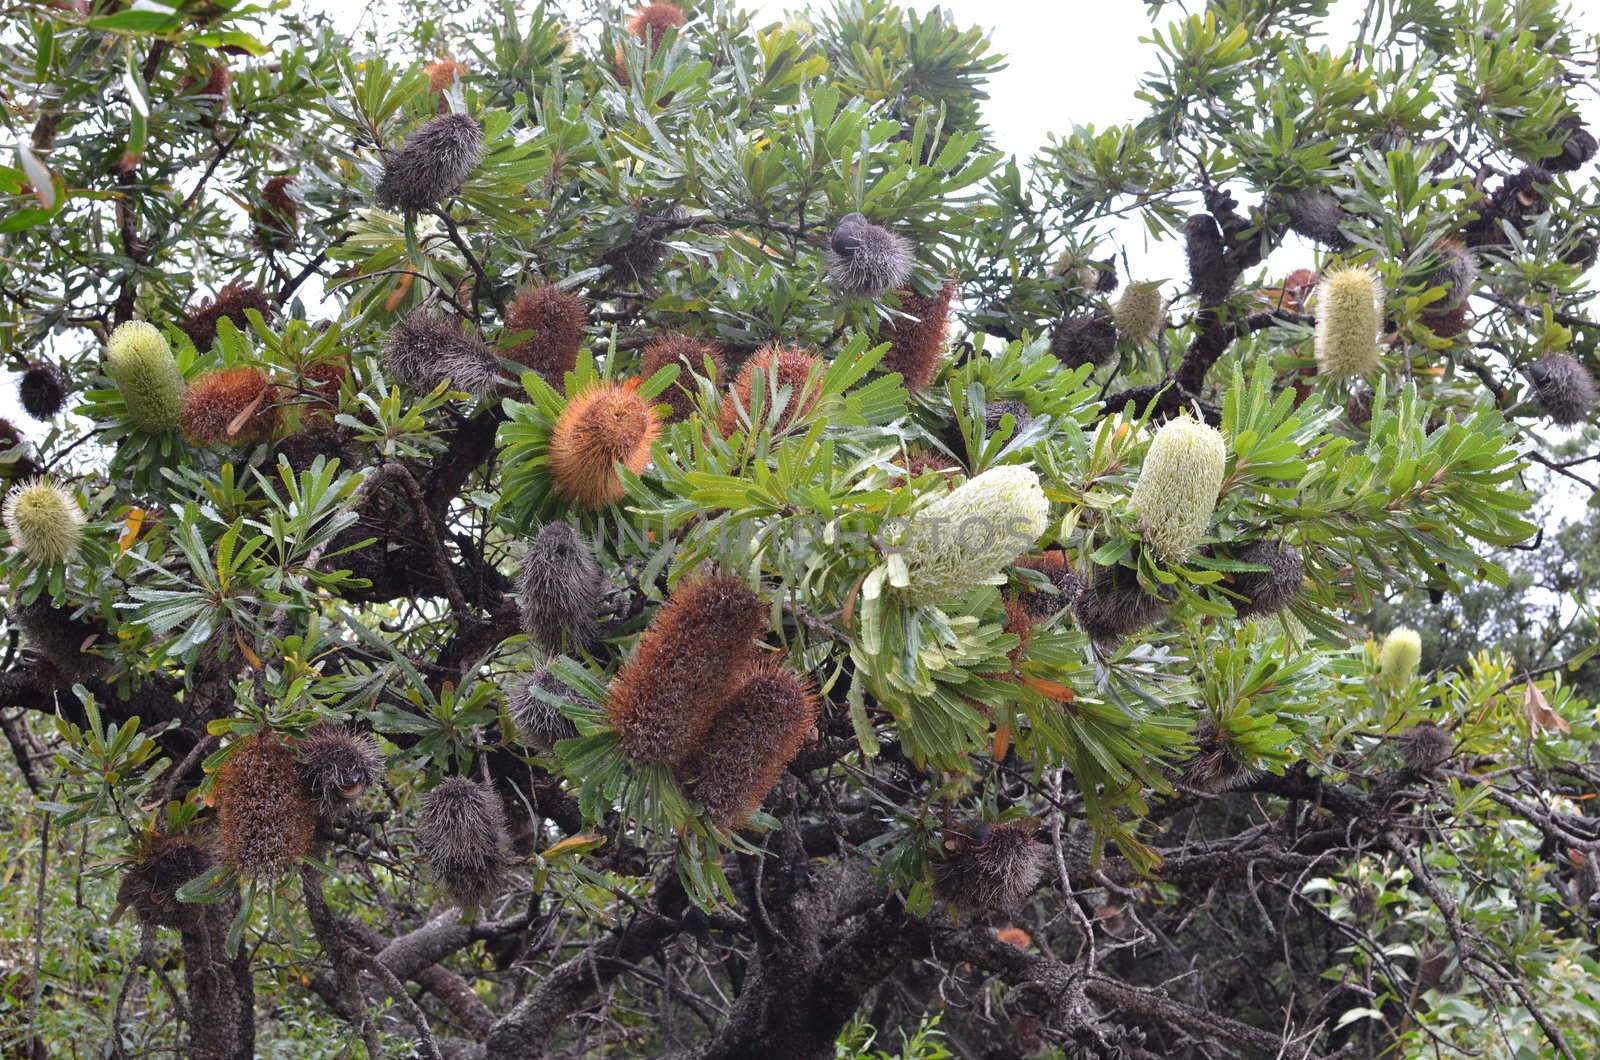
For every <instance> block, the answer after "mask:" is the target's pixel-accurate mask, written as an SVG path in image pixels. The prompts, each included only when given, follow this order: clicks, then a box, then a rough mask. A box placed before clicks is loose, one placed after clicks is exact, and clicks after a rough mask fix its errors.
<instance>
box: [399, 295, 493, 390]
mask: <svg viewBox="0 0 1600 1060" xmlns="http://www.w3.org/2000/svg"><path fill="white" fill-rule="evenodd" d="M384 363H385V365H386V366H387V368H388V369H389V372H390V374H392V375H393V376H394V377H395V378H396V379H398V380H400V382H402V383H405V384H406V385H407V386H409V387H411V388H412V389H414V390H421V391H423V392H427V391H430V390H432V389H433V388H434V387H436V386H438V385H439V384H440V383H443V382H445V381H446V380H448V381H449V383H450V385H451V387H452V388H454V389H458V390H465V391H467V392H468V393H470V394H484V393H487V392H488V391H490V390H492V389H494V387H495V386H496V385H498V384H499V382H500V378H501V376H500V365H499V359H498V358H497V357H495V354H494V351H493V350H491V349H490V348H489V347H488V345H487V344H485V343H484V342H483V340H482V339H479V338H477V337H476V336H474V335H468V334H466V333H464V332H463V331H462V330H461V324H460V323H459V322H458V321H456V320H453V319H451V318H450V317H448V316H445V315H444V314H442V313H435V312H433V311H432V310H429V309H426V308H423V309H416V310H413V311H412V312H411V313H410V314H409V315H407V316H406V317H405V318H403V319H402V320H401V321H400V322H399V323H397V324H395V326H394V328H393V330H391V331H390V332H389V337H388V340H387V341H386V342H385V344H384Z"/></svg>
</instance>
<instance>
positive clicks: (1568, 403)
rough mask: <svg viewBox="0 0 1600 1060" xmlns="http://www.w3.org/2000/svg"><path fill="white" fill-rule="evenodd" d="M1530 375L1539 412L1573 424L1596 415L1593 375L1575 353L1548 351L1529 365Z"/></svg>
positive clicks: (1553, 418)
mask: <svg viewBox="0 0 1600 1060" xmlns="http://www.w3.org/2000/svg"><path fill="white" fill-rule="evenodd" d="M1528 378H1529V379H1531V380H1533V396H1534V400H1535V401H1536V402H1538V405H1539V411H1541V412H1543V413H1544V414H1545V415H1546V416H1548V417H1550V419H1551V420H1553V421H1554V422H1556V423H1559V424H1562V425H1563V426H1570V425H1572V424H1575V423H1583V422H1585V421H1587V420H1588V419H1589V418H1590V417H1591V416H1593V415H1594V409H1595V382H1594V376H1593V375H1591V374H1590V373H1589V369H1587V368H1585V367H1584V366H1583V365H1582V364H1581V363H1580V362H1579V361H1578V360H1577V358H1575V357H1573V356H1572V355H1570V354H1566V353H1549V354H1546V355H1545V356H1543V357H1541V358H1540V359H1539V360H1537V361H1535V362H1534V363H1533V364H1532V365H1530V366H1529V368H1528Z"/></svg>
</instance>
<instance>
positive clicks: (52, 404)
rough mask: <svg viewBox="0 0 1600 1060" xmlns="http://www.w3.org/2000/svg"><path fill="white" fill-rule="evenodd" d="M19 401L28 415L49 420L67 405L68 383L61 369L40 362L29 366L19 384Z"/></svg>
mask: <svg viewBox="0 0 1600 1060" xmlns="http://www.w3.org/2000/svg"><path fill="white" fill-rule="evenodd" d="M17 399H18V400H19V401H21V402H22V407H23V408H24V409H25V410H27V413H28V415H30V416H32V417H33V418H34V419H36V420H47V419H49V418H50V417H51V416H54V415H55V414H56V413H58V412H60V411H61V407H62V406H63V405H65V404H66V403H67V381H66V380H65V379H64V378H63V377H62V375H61V369H59V368H57V367H56V366H55V365H53V364H47V363H45V362H44V361H39V362H36V363H34V364H30V365H28V367H27V369H26V370H25V371H23V373H22V378H21V379H20V380H18V382H17Z"/></svg>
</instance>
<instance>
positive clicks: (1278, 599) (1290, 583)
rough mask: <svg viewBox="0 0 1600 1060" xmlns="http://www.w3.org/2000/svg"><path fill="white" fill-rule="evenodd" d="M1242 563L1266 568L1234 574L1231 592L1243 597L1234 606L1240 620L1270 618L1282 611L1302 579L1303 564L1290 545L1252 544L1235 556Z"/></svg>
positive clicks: (1275, 543) (1258, 542)
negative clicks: (1260, 617) (1258, 617)
mask: <svg viewBox="0 0 1600 1060" xmlns="http://www.w3.org/2000/svg"><path fill="white" fill-rule="evenodd" d="M1234 558H1235V559H1238V560H1242V561H1243V562H1245V563H1254V564H1256V565H1258V566H1262V567H1265V568H1267V569H1266V570H1264V571H1245V572H1244V573H1242V574H1239V575H1236V576H1235V578H1234V582H1233V591H1234V592H1236V593H1238V594H1239V595H1240V596H1242V597H1244V599H1243V600H1241V601H1239V602H1237V603H1235V604H1234V605H1233V608H1234V611H1235V612H1236V613H1237V614H1238V616H1239V617H1240V618H1253V617H1255V616H1256V615H1270V614H1273V613H1275V612H1278V611H1282V610H1283V609H1284V608H1285V607H1288V606H1289V603H1290V601H1292V600H1293V599H1294V598H1295V595H1296V594H1297V593H1299V591H1300V583H1301V582H1302V581H1303V580H1304V579H1305V563H1304V562H1303V561H1302V560H1301V558H1300V553H1299V551H1298V550H1296V549H1295V548H1294V547H1293V546H1290V545H1280V544H1278V543H1277V542H1276V541H1252V542H1250V544H1248V545H1246V546H1245V547H1244V548H1242V549H1240V550H1239V551H1238V552H1237V553H1235V554H1234Z"/></svg>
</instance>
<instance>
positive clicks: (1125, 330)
mask: <svg viewBox="0 0 1600 1060" xmlns="http://www.w3.org/2000/svg"><path fill="white" fill-rule="evenodd" d="M1111 319H1112V322H1113V323H1114V324H1115V325H1116V329H1117V331H1118V332H1119V333H1121V334H1122V335H1123V336H1124V337H1125V338H1127V339H1128V341H1130V342H1135V343H1138V344H1140V345H1145V344H1148V343H1152V342H1154V341H1155V340H1156V339H1157V338H1158V337H1159V336H1160V334H1161V329H1162V328H1163V327H1165V326H1166V323H1167V301H1166V299H1165V298H1163V297H1162V296H1161V285H1160V284H1159V283H1130V284H1128V286H1126V287H1124V288H1123V289H1122V295H1121V297H1119V298H1118V299H1117V302H1116V305H1115V306H1114V307H1113V308H1112V311H1111Z"/></svg>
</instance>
